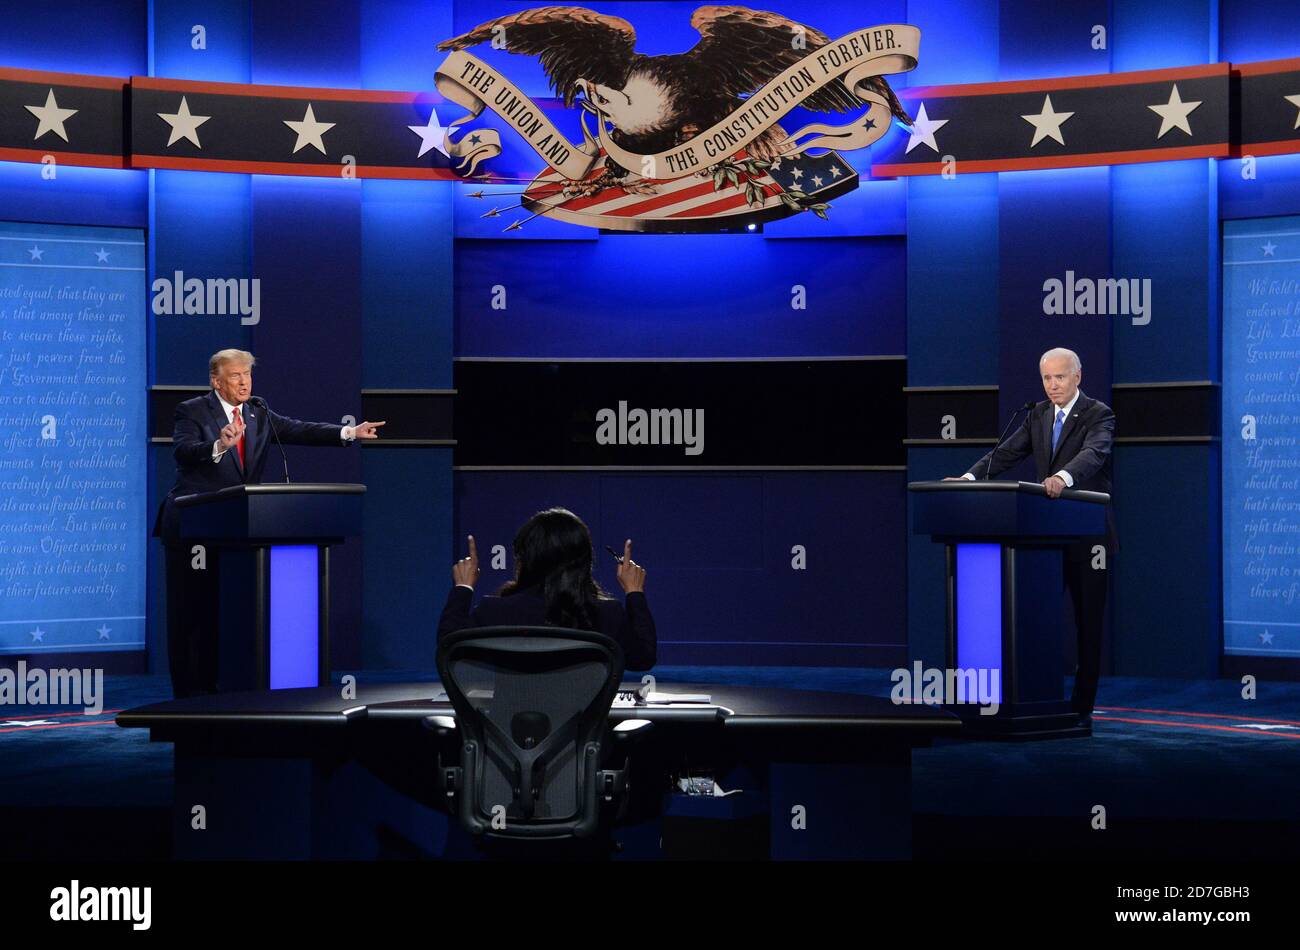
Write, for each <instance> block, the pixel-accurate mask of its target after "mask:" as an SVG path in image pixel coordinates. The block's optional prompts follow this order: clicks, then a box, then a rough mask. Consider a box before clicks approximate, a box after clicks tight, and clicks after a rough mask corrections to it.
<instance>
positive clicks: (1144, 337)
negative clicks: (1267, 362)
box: [1081, 159, 1219, 425]
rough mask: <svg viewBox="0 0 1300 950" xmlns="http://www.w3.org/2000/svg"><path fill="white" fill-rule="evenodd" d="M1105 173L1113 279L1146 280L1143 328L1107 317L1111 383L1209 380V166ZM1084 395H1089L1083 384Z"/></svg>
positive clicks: (1212, 263)
mask: <svg viewBox="0 0 1300 950" xmlns="http://www.w3.org/2000/svg"><path fill="white" fill-rule="evenodd" d="M1110 175H1111V179H1110V180H1111V189H1110V196H1111V203H1112V207H1113V215H1114V224H1113V235H1114V238H1113V239H1114V268H1113V271H1114V276H1115V277H1116V278H1120V279H1149V280H1150V281H1151V285H1150V286H1151V300H1150V304H1151V314H1150V316H1151V321H1150V322H1149V323H1146V324H1140V325H1135V324H1134V323H1133V320H1132V319H1131V318H1126V317H1113V318H1111V321H1112V324H1111V325H1112V327H1113V332H1114V336H1115V350H1114V353H1115V357H1114V359H1115V363H1114V369H1115V381H1116V382H1130V383H1132V382H1159V381H1164V380H1188V379H1198V380H1199V379H1214V378H1215V377H1216V376H1217V374H1218V339H1219V335H1218V310H1219V307H1218V300H1217V296H1216V291H1217V289H1218V267H1217V266H1216V261H1217V259H1218V245H1219V222H1218V215H1217V211H1218V189H1217V186H1216V181H1215V178H1216V176H1215V169H1214V163H1213V162H1211V161H1208V160H1205V159H1194V160H1192V161H1186V162H1160V163H1158V164H1157V163H1152V164H1147V165H1118V166H1116V167H1115V168H1112V169H1111V170H1110ZM1081 276H1082V275H1081ZM1091 379H1092V374H1091V373H1089V375H1088V381H1089V382H1091ZM1088 391H1089V394H1090V395H1097V394H1096V393H1093V392H1092V387H1091V386H1090V387H1089V390H1088ZM1119 424H1120V425H1123V420H1120V421H1119Z"/></svg>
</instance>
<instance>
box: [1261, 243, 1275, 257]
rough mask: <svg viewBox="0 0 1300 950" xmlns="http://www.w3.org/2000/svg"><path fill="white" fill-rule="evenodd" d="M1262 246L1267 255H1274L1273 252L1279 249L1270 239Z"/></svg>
mask: <svg viewBox="0 0 1300 950" xmlns="http://www.w3.org/2000/svg"><path fill="white" fill-rule="evenodd" d="M1260 248H1261V249H1262V250H1263V251H1264V256H1265V257H1272V256H1273V252H1274V251H1275V250H1277V245H1276V244H1274V243H1273V242H1272V241H1269V242H1268V243H1267V244H1261V245H1260Z"/></svg>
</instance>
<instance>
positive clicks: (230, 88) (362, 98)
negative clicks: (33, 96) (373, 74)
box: [131, 76, 446, 103]
mask: <svg viewBox="0 0 1300 950" xmlns="http://www.w3.org/2000/svg"><path fill="white" fill-rule="evenodd" d="M131 85H132V86H135V87H138V88H140V89H157V90H160V91H162V92H206V93H211V94H212V95H218V96H265V97H268V98H275V99H333V100H337V101H342V102H416V101H417V100H420V99H424V100H426V101H428V102H435V103H441V102H446V100H445V99H443V98H442V96H440V95H438V94H436V93H429V92H397V91H393V90H385V89H321V88H318V87H315V86H262V85H256V84H254V83H241V82H201V81H199V80H195V79H156V78H154V77H152V76H132V77H131Z"/></svg>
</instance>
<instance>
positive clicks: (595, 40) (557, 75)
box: [438, 7, 636, 106]
mask: <svg viewBox="0 0 1300 950" xmlns="http://www.w3.org/2000/svg"><path fill="white" fill-rule="evenodd" d="M497 36H500V37H501V39H502V41H503V42H504V43H505V48H506V50H508V51H509V52H511V53H523V54H525V55H528V56H536V57H538V58H539V59H540V60H541V63H542V69H544V70H545V71H546V77H547V78H548V79H549V80H550V81H551V87H552V88H553V89H554V90H555V91H556V93H557V94H558V95H560V96H562V97H563V98H564V104H565V105H566V106H571V105H573V97H574V95H575V94H576V93H577V91H578V87H577V81H578V80H579V79H590V80H592V81H593V82H598V83H601V84H602V85H612V86H614V87H616V88H618V87H621V86H622V84H623V80H624V78H625V77H626V76H627V70H628V66H629V64H630V62H631V60H632V56H633V49H634V48H635V46H636V30H634V29H633V28H632V24H631V23H628V22H627V20H624V19H621V18H619V17H616V16H606V15H605V14H603V13H597V12H596V11H595V10H588V9H587V8H586V7H536V8H534V9H532V10H525V11H523V12H522V13H513V14H511V15H509V16H503V17H497V18H496V19H495V20H489V21H488V22H486V23H481V24H479V25H478V26H476V27H475V28H474V29H472V30H470V31H469V32H468V33H462V34H461V35H460V36H457V37H454V38H452V39H450V40H443V41H442V42H441V43H439V44H438V49H440V50H456V49H464V48H465V47H467V46H475V45H477V44H478V43H483V42H487V41H490V40H493V39H495V38H496V37H497Z"/></svg>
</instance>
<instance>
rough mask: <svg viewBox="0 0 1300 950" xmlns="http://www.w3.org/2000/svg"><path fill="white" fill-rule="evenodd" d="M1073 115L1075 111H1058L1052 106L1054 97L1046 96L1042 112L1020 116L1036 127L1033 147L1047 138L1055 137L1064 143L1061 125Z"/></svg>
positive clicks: (1031, 143) (1031, 144)
mask: <svg viewBox="0 0 1300 950" xmlns="http://www.w3.org/2000/svg"><path fill="white" fill-rule="evenodd" d="M1072 115H1074V113H1073V112H1057V111H1056V110H1055V109H1053V108H1052V97H1051V96H1044V97H1043V111H1042V112H1040V113H1038V115H1022V116H1021V117H1020V118H1022V119H1024V120H1025V121H1026V122H1028V123H1029V124H1030V125H1032V126H1033V127H1034V140H1033V141H1032V142H1030V143H1029V147H1030V148H1033V147H1034V146H1035V145H1037V144H1038V143H1039V142H1041V141H1042V140H1043V139H1045V138H1054V139H1056V141H1057V142H1059V143H1060V144H1062V145H1064V144H1065V139H1064V138H1063V137H1062V135H1061V125H1062V124H1063V123H1064V122H1065V120H1066V119H1068V118H1069V117H1070V116H1072Z"/></svg>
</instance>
